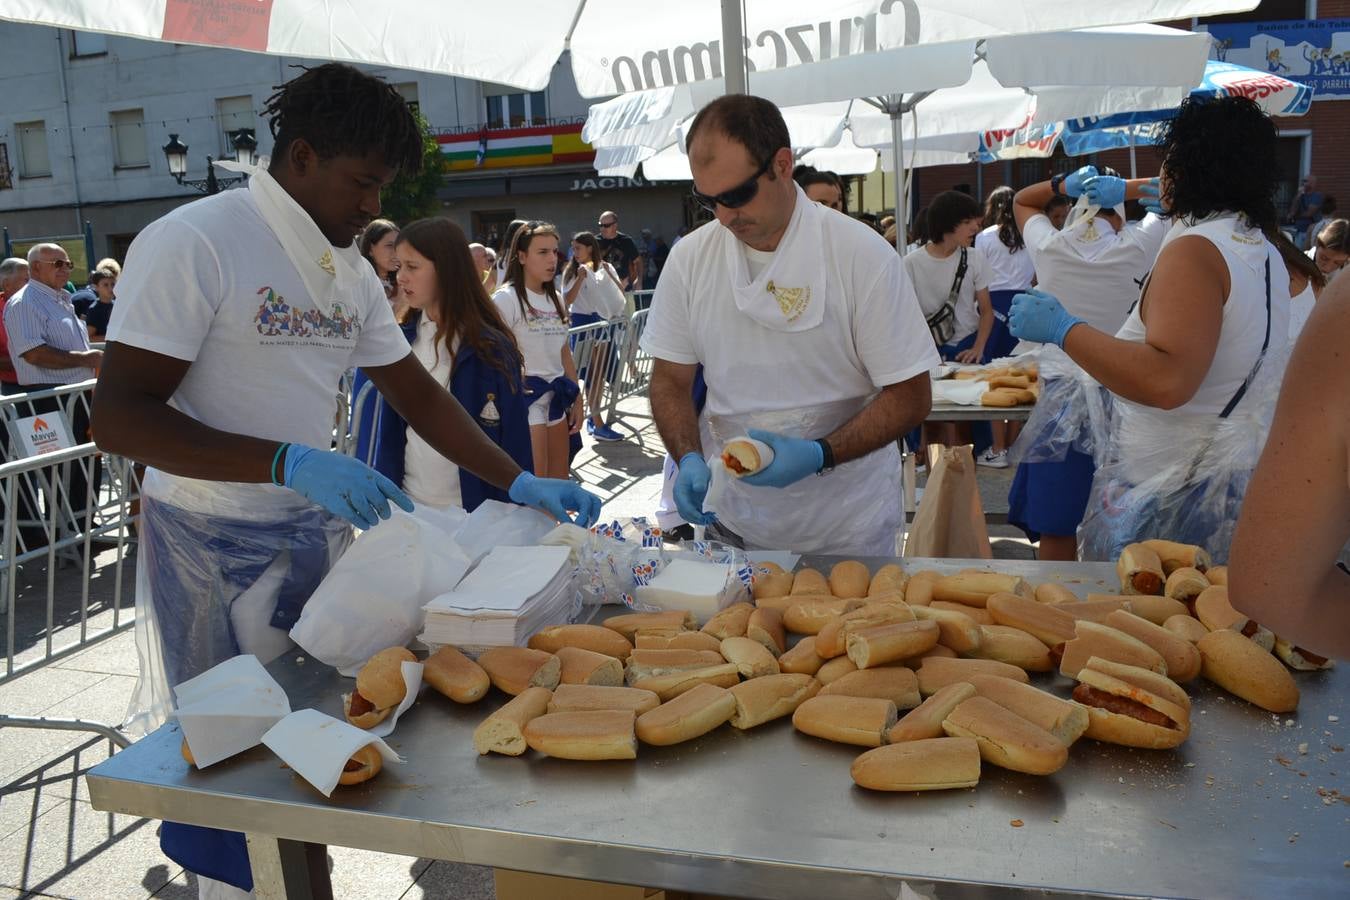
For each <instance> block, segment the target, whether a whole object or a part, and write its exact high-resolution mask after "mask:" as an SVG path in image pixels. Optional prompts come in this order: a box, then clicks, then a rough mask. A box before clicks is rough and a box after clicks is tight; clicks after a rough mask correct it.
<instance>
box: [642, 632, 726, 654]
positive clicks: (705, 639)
mask: <svg viewBox="0 0 1350 900" xmlns="http://www.w3.org/2000/svg"><path fill="white" fill-rule="evenodd" d="M633 643H634V644H635V645H636V646H637V649H639V650H711V651H713V652H714V653H716V652H717V650H718V648H719V647H721V646H722V642H721V641H719V640H718V639H717V638H715V637H713V636H712V635H711V634H704V633H703V632H701V631H671V630H669V629H664V628H643V629H641V630H640V631H638V632H637V633H636V634H635V635H634V636H633Z"/></svg>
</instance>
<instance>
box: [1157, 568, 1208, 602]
mask: <svg viewBox="0 0 1350 900" xmlns="http://www.w3.org/2000/svg"><path fill="white" fill-rule="evenodd" d="M1209 586H1210V584H1209V579H1208V578H1206V577H1205V575H1204V573H1203V572H1201V571H1199V570H1198V569H1192V568H1190V567H1189V566H1184V567H1182V568H1180V569H1174V570H1172V574H1170V575H1168V576H1167V583H1166V584H1165V585H1163V595H1164V596H1166V597H1171V598H1172V599H1173V600H1176V601H1179V602H1181V603H1184V604H1186V608H1187V611H1189V610H1190V607H1191V604H1193V603H1195V598H1196V597H1199V596H1200V592H1201V591H1203V590H1204V589H1205V588H1207V587H1209Z"/></svg>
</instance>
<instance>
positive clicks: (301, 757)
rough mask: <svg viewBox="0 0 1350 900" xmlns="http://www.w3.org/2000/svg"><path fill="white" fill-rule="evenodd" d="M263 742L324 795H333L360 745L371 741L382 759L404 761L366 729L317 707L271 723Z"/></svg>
mask: <svg viewBox="0 0 1350 900" xmlns="http://www.w3.org/2000/svg"><path fill="white" fill-rule="evenodd" d="M262 742H263V743H264V744H266V745H267V746H268V747H269V748H270V749H271V750H272V752H273V753H275V754H276V755H277V756H279V757H281V761H282V762H284V763H285V764H286V765H288V766H290V767H291V769H293V770H294V771H295V773H296V774H297V775H299V776H300V777H301V778H303V779H305V780H306V781H308V782H309V783H310V784H312V785H314V787H315V788H317V789H318V791H319V793H321V794H323V795H324V796H325V797H331V796H332V795H333V788H335V787H337V783H338V778H339V777H341V775H342V769H343V767H344V766H346V765H347V760H349V759H351V758H352V754H354V753H355V752H356V751H357V750H360V749H361V748H362V747H365V746H367V745H369V744H374V745H375V747H376V749H377V750H379V751H380V756H382V757H384V761H385V763H401V762H403V757H401V756H399V755H398V754H397V753H395V752H394V751H393V750H392V749H391V748H390V747H389V745H388V744H386V743H385V742H384V741H383V740H381V739H380V738H378V737H376V736H375V735H373V734H371V733H370V732H369V731H362V730H361V729H360V728H357V727H356V726H355V725H349V724H347V723H346V722H340V721H338V720H337V719H335V718H333V717H332V716H326V715H324V714H323V713H321V712H319V711H318V710H317V709H302V710H298V711H297V712H293V713H291V714H290V715H289V716H287V717H286V718H284V719H282V720H281V721H280V722H278V723H276V724H275V725H273V726H272V727H271V729H269V730H268V732H267V733H266V734H264V735H263V736H262Z"/></svg>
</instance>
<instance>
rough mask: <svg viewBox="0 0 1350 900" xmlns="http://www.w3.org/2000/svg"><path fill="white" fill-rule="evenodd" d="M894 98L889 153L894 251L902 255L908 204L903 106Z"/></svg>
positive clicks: (907, 241) (905, 241) (906, 241)
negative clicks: (892, 175)
mask: <svg viewBox="0 0 1350 900" xmlns="http://www.w3.org/2000/svg"><path fill="white" fill-rule="evenodd" d="M899 100H900V98H899V97H896V98H894V102H893V103H892V104H890V106H891V152H893V153H894V154H895V167H894V169H895V249H896V252H898V253H900V254H901V255H904V252H905V245H906V244H908V243H909V228H908V226H909V221H908V220H909V215H908V213H909V204H908V203H906V202H905V200H906V197H905V136H904V132H903V129H902V128H901V120H902V119H903V117H904V115H905V113H904V104H902V103H900V102H899Z"/></svg>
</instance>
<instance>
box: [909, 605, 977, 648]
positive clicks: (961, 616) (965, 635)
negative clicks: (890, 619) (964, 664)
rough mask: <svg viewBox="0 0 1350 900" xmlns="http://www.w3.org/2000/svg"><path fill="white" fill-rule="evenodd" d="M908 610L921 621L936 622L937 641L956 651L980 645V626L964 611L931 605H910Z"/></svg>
mask: <svg viewBox="0 0 1350 900" xmlns="http://www.w3.org/2000/svg"><path fill="white" fill-rule="evenodd" d="M910 610H911V611H913V613H914V616H915V617H916V618H918V619H919V620H921V621H930V622H936V623H937V626H938V633H939V637H938V643H940V644H943V645H945V646H947V647H950V648H951V649H953V650H955V651H956V652H957V653H969V652H970V651H972V650H974V649H975V648H976V647H978V646H980V626H979V625H978V624H976V622H975V620H974V619H972V618H971V617H970V616H968V615H966V614H965V613H959V612H952V611H951V610H949V609H934V608H933V607H931V606H912V605H911V606H910Z"/></svg>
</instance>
